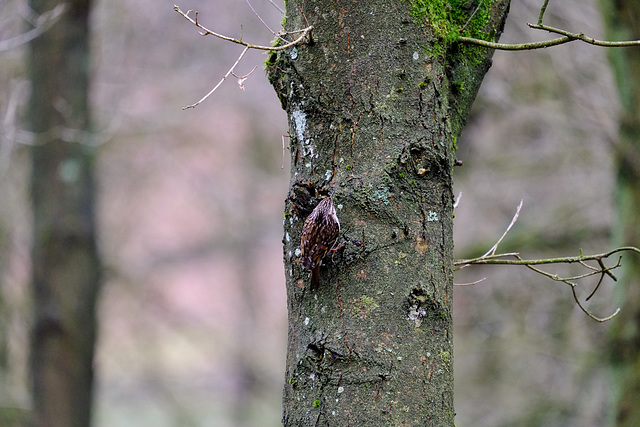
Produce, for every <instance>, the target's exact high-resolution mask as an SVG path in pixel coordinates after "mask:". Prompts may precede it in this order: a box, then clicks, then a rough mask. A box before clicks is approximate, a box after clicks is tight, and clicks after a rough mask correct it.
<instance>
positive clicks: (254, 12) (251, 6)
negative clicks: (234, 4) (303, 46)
mask: <svg viewBox="0 0 640 427" xmlns="http://www.w3.org/2000/svg"><path fill="white" fill-rule="evenodd" d="M245 1H246V2H247V4H248V5H249V7H250V8H251V10H252V11H253V14H254V15H256V17H257V18H258V19H259V20H260V22H262V25H264V26H265V28H266V29H267V30H269V31H270V32H271V34H273V35H274V36H276V37H277V38H279V39H280V40H282V41H283V42H285V43H288V42H289V41H288V40H286V39H284V38H283V37H282V36H281V35H280V34H278V33H276V32H275V31H273V30H272V29H271V28H270V27H269V26H268V25H267V23H266V22H264V19H262V17H261V16H260V15H258V12H256V10H255V9H254V8H253V5H252V4H251V3H249V0H245Z"/></svg>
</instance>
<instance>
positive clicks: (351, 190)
mask: <svg viewBox="0 0 640 427" xmlns="http://www.w3.org/2000/svg"><path fill="white" fill-rule="evenodd" d="M426 3H427V2H422V1H415V2H408V1H406V2H389V1H386V0H372V1H367V2H351V1H343V0H339V1H325V0H316V1H312V0H289V1H288V2H287V19H286V30H288V31H292V30H297V29H301V28H304V27H306V26H308V25H313V26H314V30H313V36H312V40H311V41H310V42H309V43H307V44H305V45H301V46H297V47H295V48H292V49H289V50H287V51H285V52H281V53H279V54H275V53H274V54H272V56H271V57H270V58H269V60H268V61H267V66H268V69H269V76H270V80H271V82H272V83H273V85H274V87H275V89H276V92H277V93H278V95H279V97H280V100H281V102H282V105H283V108H284V109H285V110H286V111H287V113H288V116H289V135H290V145H291V158H292V170H291V184H290V192H289V196H288V198H287V201H286V206H285V220H284V232H285V236H284V241H283V242H284V258H285V270H286V271H285V273H286V278H287V300H288V313H289V314H288V316H289V319H288V320H289V342H288V352H287V364H286V384H285V389H284V414H283V423H284V424H285V425H291V426H306V425H317V424H323V425H344V426H347V425H353V426H356V425H363V426H364V425H396V426H401V425H438V426H445V425H450V426H453V425H454V421H453V420H454V409H453V370H452V368H453V348H452V342H453V338H452V318H451V315H452V313H451V308H452V285H453V241H452V237H453V234H452V232H453V230H452V227H453V221H452V220H453V206H452V203H453V200H452V187H451V185H452V183H451V168H452V166H453V164H454V160H455V143H456V140H457V137H458V135H459V134H460V132H461V129H462V126H463V125H464V122H465V120H466V117H467V114H468V111H469V108H470V106H471V103H472V102H473V99H474V98H475V95H476V92H477V89H478V87H479V85H480V82H481V81H482V77H483V76H484V74H485V73H486V71H487V70H488V67H489V66H490V61H491V60H490V58H491V54H492V52H491V51H488V50H483V49H478V48H470V47H463V46H460V45H456V44H455V43H454V44H448V42H447V41H446V40H451V38H450V36H451V35H452V34H456V33H457V34H459V33H460V29H461V28H462V27H463V26H464V25H465V22H466V21H467V20H468V19H469V17H470V16H471V14H472V13H473V11H474V7H473V6H469V7H467V8H465V7H463V6H462V5H461V3H465V4H466V3H467V2H459V1H453V2H448V3H447V4H446V5H445V4H444V3H442V2H437V1H434V2H432V4H431V3H430V4H426ZM436 3H437V4H436ZM486 3H488V2H481V10H480V11H479V12H478V13H476V14H475V15H474V19H472V20H471V23H470V24H469V25H468V26H466V27H465V29H464V32H465V34H470V35H472V36H476V37H485V38H491V37H496V38H497V35H498V34H499V33H500V32H501V29H502V25H503V22H504V19H505V17H506V13H507V9H508V0H505V1H496V2H493V4H492V5H491V6H486V5H485V4H486ZM474 4H475V3H474ZM471 29H473V30H471ZM452 31H453V33H452ZM470 31H474V32H473V33H470ZM333 191H335V194H334V195H333V199H334V203H335V205H336V209H337V214H338V217H339V219H340V222H341V225H342V229H341V234H340V237H339V238H338V242H337V243H338V244H339V245H340V248H339V249H338V250H335V251H330V253H329V255H327V257H326V258H325V260H324V264H325V265H324V266H323V267H322V268H321V269H320V285H319V288H318V289H317V290H312V289H311V287H310V283H309V273H308V272H307V271H306V270H305V269H304V268H303V266H302V264H301V262H300V249H299V247H300V237H301V228H302V224H303V222H304V220H305V217H306V216H307V215H308V214H309V213H310V212H311V210H312V209H313V208H314V207H315V205H316V204H317V203H318V201H319V200H320V199H321V198H322V197H323V196H328V195H330V194H331V193H332V192H333ZM334 249H335V248H334Z"/></svg>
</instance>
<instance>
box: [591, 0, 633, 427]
mask: <svg viewBox="0 0 640 427" xmlns="http://www.w3.org/2000/svg"><path fill="white" fill-rule="evenodd" d="M600 4H601V7H602V12H603V16H604V18H605V25H606V30H607V31H606V32H607V34H608V37H609V38H611V39H616V40H622V39H627V40H631V39H636V40H637V39H640V3H639V2H637V1H632V0H619V1H615V2H607V1H601V2H600ZM608 54H609V59H610V61H611V66H612V69H613V73H614V76H615V78H616V83H617V88H618V94H619V97H620V116H619V118H618V122H619V131H618V137H617V139H615V140H613V141H612V144H611V148H612V151H613V156H614V161H615V163H614V167H615V171H614V173H615V180H616V198H615V206H616V213H617V216H616V221H615V228H614V233H613V234H614V242H615V244H620V245H626V244H632V242H635V244H637V242H639V241H640V223H639V221H638V216H639V215H640V78H639V76H640V49H637V48H625V49H614V50H611V51H609V52H608ZM620 278H621V283H620V286H619V287H618V289H617V290H616V293H615V298H616V302H617V303H618V304H619V305H620V306H621V307H622V308H623V311H622V313H621V316H620V319H618V320H617V322H615V324H614V327H613V328H612V330H611V345H610V354H611V362H612V368H613V390H614V405H615V406H614V408H615V409H614V413H615V415H614V418H615V422H616V425H620V426H636V425H639V424H640V407H639V405H638V402H639V401H640V261H638V260H635V262H632V263H626V264H625V266H624V270H623V274H622V275H621V277H620Z"/></svg>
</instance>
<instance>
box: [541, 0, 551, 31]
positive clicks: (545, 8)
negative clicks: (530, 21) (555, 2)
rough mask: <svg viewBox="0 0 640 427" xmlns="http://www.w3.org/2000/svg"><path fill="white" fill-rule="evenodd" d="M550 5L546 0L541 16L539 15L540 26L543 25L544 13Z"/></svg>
mask: <svg viewBox="0 0 640 427" xmlns="http://www.w3.org/2000/svg"><path fill="white" fill-rule="evenodd" d="M548 5H549V0H544V4H543V5H542V7H541V8H540V15H538V25H542V17H543V16H544V12H545V11H546V10H547V6H548Z"/></svg>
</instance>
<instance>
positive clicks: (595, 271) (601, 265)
mask: <svg viewBox="0 0 640 427" xmlns="http://www.w3.org/2000/svg"><path fill="white" fill-rule="evenodd" d="M490 252H491V251H490ZM490 252H488V253H487V254H485V255H483V256H481V257H478V258H473V259H465V260H458V261H454V265H455V266H462V267H466V266H468V265H470V264H502V265H521V266H525V267H527V268H528V269H530V270H532V271H534V272H536V273H538V274H540V275H542V276H544V277H547V278H549V279H551V280H554V281H556V282H562V283H565V284H567V285H569V286H570V287H571V292H572V293H573V299H574V300H575V302H576V304H577V305H578V307H580V309H581V310H582V311H583V312H584V313H585V314H586V315H587V316H589V317H590V318H592V319H593V320H595V321H597V322H606V321H608V320H611V319H612V318H613V317H615V316H616V315H617V314H618V313H619V312H620V308H619V307H618V309H616V311H615V312H614V313H613V314H612V315H610V316H608V317H598V316H596V315H594V314H593V313H592V312H590V311H589V310H588V309H587V308H586V307H585V306H584V305H583V304H582V303H581V302H580V299H579V298H578V295H577V293H576V287H577V283H576V280H580V279H584V278H587V277H590V276H595V275H600V279H599V280H598V283H597V284H596V286H595V288H594V289H593V291H591V293H590V294H589V296H588V297H587V298H586V299H585V301H588V300H589V299H591V297H592V296H593V295H595V293H596V291H597V290H598V289H599V288H600V285H601V283H602V281H603V279H604V276H605V275H606V276H609V277H610V278H612V279H613V280H617V279H616V277H615V276H614V275H613V273H612V272H611V271H612V270H615V269H616V268H618V267H620V266H621V265H622V264H621V260H622V257H618V262H617V263H616V264H615V265H612V266H609V267H607V266H606V264H605V262H604V261H605V260H606V259H607V258H609V257H610V256H612V255H614V254H617V253H622V252H634V253H637V254H640V249H638V248H636V247H634V246H623V247H620V248H615V249H612V250H610V251H608V252H604V253H601V254H594V255H584V254H583V253H582V251H580V255H578V256H575V257H562V258H546V259H523V258H522V257H521V256H520V254H519V253H517V252H511V253H503V254H495V253H490ZM506 258H515V259H506ZM586 261H595V262H597V263H598V267H594V266H591V265H588V264H586ZM573 263H579V264H580V265H582V266H584V267H586V268H588V269H589V270H591V271H589V272H587V273H584V274H580V275H577V276H572V277H560V276H558V275H557V274H553V273H549V272H547V271H544V270H542V269H540V268H538V267H535V266H537V265H548V264H573ZM462 267H461V268H462Z"/></svg>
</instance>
